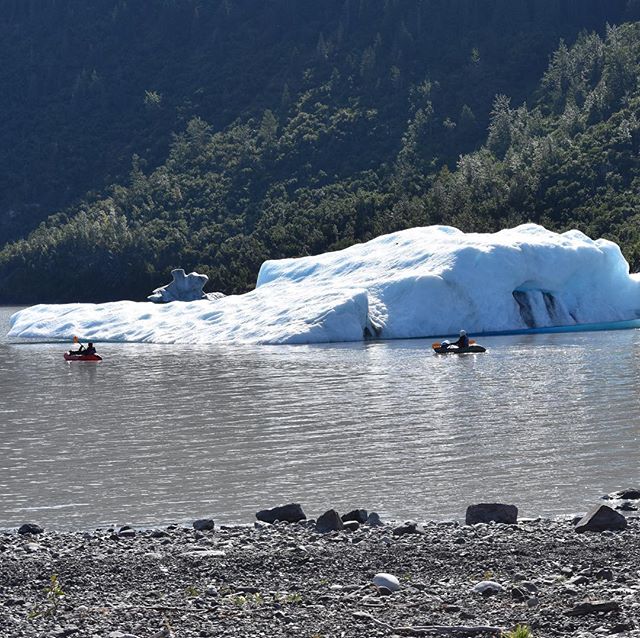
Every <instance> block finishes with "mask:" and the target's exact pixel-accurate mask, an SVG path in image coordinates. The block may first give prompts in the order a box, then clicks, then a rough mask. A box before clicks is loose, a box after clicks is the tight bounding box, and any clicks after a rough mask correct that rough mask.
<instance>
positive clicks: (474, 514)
mask: <svg viewBox="0 0 640 638" xmlns="http://www.w3.org/2000/svg"><path fill="white" fill-rule="evenodd" d="M465 522H466V524H467V525H475V524H476V523H504V524H507V525H515V524H516V523H517V522H518V508H517V507H516V506H515V505H505V504H503V503H478V504H477V505H469V507H467V513H466V516H465Z"/></svg>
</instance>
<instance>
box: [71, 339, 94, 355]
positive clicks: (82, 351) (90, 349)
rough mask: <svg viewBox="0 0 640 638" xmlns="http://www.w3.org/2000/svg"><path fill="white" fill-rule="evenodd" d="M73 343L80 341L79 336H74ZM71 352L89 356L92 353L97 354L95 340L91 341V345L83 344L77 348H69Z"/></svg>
mask: <svg viewBox="0 0 640 638" xmlns="http://www.w3.org/2000/svg"><path fill="white" fill-rule="evenodd" d="M73 343H78V337H74V338H73ZM69 354H72V355H73V354H81V355H85V356H89V355H92V354H96V349H95V348H94V346H93V342H92V341H89V345H87V347H86V348H85V347H84V346H83V345H82V344H80V347H79V348H78V349H77V350H69Z"/></svg>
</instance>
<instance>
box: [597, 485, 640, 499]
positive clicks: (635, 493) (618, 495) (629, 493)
mask: <svg viewBox="0 0 640 638" xmlns="http://www.w3.org/2000/svg"><path fill="white" fill-rule="evenodd" d="M602 498H603V499H605V500H631V501H635V500H638V499H640V488H636V487H632V488H629V489H626V490H620V491H619V492H612V493H611V494H606V495H605V496H603V497H602Z"/></svg>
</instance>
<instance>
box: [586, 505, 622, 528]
mask: <svg viewBox="0 0 640 638" xmlns="http://www.w3.org/2000/svg"><path fill="white" fill-rule="evenodd" d="M626 527H627V519H626V518H625V517H624V516H623V515H622V514H619V513H618V512H616V511H615V510H613V509H611V508H610V507H608V506H607V505H596V506H595V507H594V508H593V509H591V510H589V511H588V512H587V513H586V514H585V515H584V516H583V517H582V518H581V519H580V520H579V521H578V524H577V525H576V532H579V533H582V532H604V531H612V530H622V529H625V528H626Z"/></svg>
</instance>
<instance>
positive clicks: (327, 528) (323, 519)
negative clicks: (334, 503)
mask: <svg viewBox="0 0 640 638" xmlns="http://www.w3.org/2000/svg"><path fill="white" fill-rule="evenodd" d="M343 528H344V523H343V522H342V519H341V518H340V514H338V512H336V510H327V511H326V512H325V513H324V514H323V515H322V516H320V517H319V518H318V520H317V521H316V532H319V533H320V534H327V533H328V532H337V531H338V530H341V529H343Z"/></svg>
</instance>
